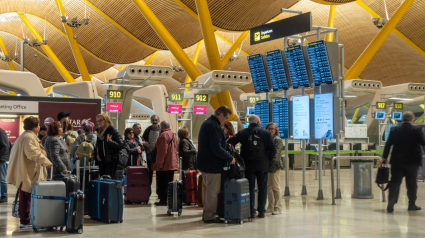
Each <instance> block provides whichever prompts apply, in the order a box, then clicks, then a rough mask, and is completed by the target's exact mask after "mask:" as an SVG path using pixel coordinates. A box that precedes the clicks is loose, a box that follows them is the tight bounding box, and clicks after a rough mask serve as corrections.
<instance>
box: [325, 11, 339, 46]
mask: <svg viewBox="0 0 425 238" xmlns="http://www.w3.org/2000/svg"><path fill="white" fill-rule="evenodd" d="M335 12H336V6H335V5H330V10H329V20H328V27H332V28H334V27H335ZM333 35H334V33H329V34H327V35H326V38H325V40H326V41H333V38H334V36H333Z"/></svg>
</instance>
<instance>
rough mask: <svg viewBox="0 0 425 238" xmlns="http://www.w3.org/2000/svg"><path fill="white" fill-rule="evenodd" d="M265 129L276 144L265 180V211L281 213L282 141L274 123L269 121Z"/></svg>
mask: <svg viewBox="0 0 425 238" xmlns="http://www.w3.org/2000/svg"><path fill="white" fill-rule="evenodd" d="M265 129H266V130H268V131H269V132H270V134H271V135H272V138H273V142H274V145H275V146H276V155H275V156H274V158H273V160H272V161H270V165H269V168H270V171H269V175H268V181H267V189H268V201H269V206H268V208H267V212H272V214H273V215H279V214H280V213H282V201H281V193H280V171H281V170H282V169H283V164H282V160H281V156H282V148H283V142H282V139H281V138H280V137H279V128H278V127H277V125H276V124H275V123H273V122H270V123H269V124H267V125H266V127H265Z"/></svg>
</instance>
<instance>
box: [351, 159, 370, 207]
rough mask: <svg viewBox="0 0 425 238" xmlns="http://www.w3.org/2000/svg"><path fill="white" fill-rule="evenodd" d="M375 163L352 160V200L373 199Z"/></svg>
mask: <svg viewBox="0 0 425 238" xmlns="http://www.w3.org/2000/svg"><path fill="white" fill-rule="evenodd" d="M373 178H374V176H373V161H372V160H352V161H351V182H352V184H353V187H352V190H351V198H362V199H372V198H373V191H372V186H373Z"/></svg>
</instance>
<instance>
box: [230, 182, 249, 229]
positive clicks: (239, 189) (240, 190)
mask: <svg viewBox="0 0 425 238" xmlns="http://www.w3.org/2000/svg"><path fill="white" fill-rule="evenodd" d="M224 219H225V223H228V222H229V220H230V221H236V222H238V223H240V224H243V221H242V220H244V219H248V220H249V221H251V218H250V205H249V183H248V180H247V179H245V178H243V179H230V180H226V182H224Z"/></svg>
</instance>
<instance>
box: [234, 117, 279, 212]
mask: <svg viewBox="0 0 425 238" xmlns="http://www.w3.org/2000/svg"><path fill="white" fill-rule="evenodd" d="M248 120H249V126H248V128H246V129H243V130H241V131H239V132H238V133H237V134H236V135H235V136H234V137H232V138H230V139H229V140H228V141H227V142H228V143H229V144H232V145H233V146H235V145H236V144H237V143H241V144H242V147H241V156H242V158H243V159H244V162H245V166H246V171H245V177H246V178H247V179H248V181H249V194H250V200H251V218H254V217H255V208H254V207H255V191H254V190H255V178H257V185H258V190H259V191H258V213H259V214H258V217H259V218H264V217H265V215H264V214H265V213H266V201H267V175H268V172H269V163H270V161H272V160H273V158H274V156H275V154H276V147H275V145H274V143H273V139H272V136H271V134H270V132H268V131H267V130H265V129H262V128H261V127H260V126H261V121H260V118H259V117H258V116H257V115H251V116H250V117H249V119H248ZM254 130H255V132H256V134H257V136H258V137H259V138H260V139H261V141H262V143H263V152H262V155H261V156H260V157H261V158H255V160H252V159H251V157H252V156H251V155H252V150H251V149H252V147H251V145H250V141H249V137H250V135H251V134H252V133H254Z"/></svg>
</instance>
